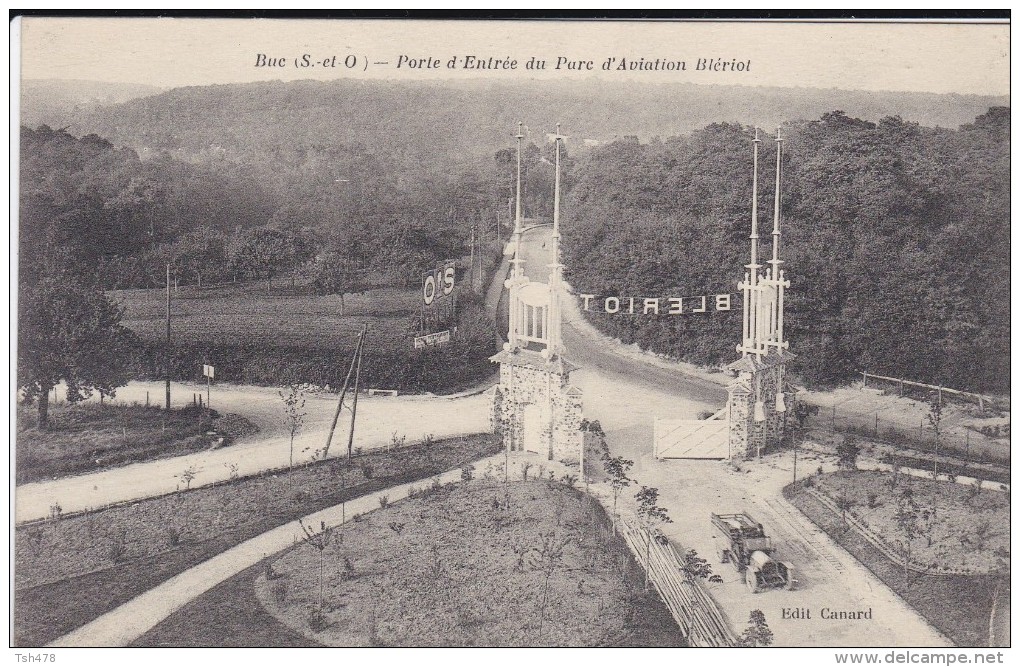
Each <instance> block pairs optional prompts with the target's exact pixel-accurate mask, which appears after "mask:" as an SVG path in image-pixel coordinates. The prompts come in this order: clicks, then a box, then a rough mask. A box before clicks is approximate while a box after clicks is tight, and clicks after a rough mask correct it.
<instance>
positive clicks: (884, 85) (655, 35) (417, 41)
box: [14, 17, 1009, 95]
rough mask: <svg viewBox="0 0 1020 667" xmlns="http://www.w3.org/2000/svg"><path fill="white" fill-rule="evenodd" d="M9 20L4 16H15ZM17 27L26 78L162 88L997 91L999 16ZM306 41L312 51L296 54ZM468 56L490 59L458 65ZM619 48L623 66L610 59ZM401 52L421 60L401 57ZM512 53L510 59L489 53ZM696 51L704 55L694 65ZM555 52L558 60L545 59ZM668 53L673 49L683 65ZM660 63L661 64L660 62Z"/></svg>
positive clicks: (1002, 73) (1004, 29)
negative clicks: (318, 84)
mask: <svg viewBox="0 0 1020 667" xmlns="http://www.w3.org/2000/svg"><path fill="white" fill-rule="evenodd" d="M18 27H19V25H18V24H15V28H14V29H15V30H17V29H18ZM20 29H21V40H22V41H21V45H22V49H21V73H22V78H24V79H51V78H58V79H85V80H92V81H109V82H122V83H144V84H150V85H154V86H158V87H161V88H171V87H178V86H193V85H208V84H218V83H235V82H249V81H263V80H274V79H279V80H284V81H288V80H297V79H320V80H329V79H340V78H343V79H393V80H405V81H407V80H436V79H459V78H463V79H468V78H472V79H477V78H479V77H485V78H490V79H492V80H513V79H522V78H528V77H532V78H541V79H552V80H555V79H557V78H559V79H568V78H569V79H574V80H580V79H590V78H593V77H594V78H598V79H607V80H627V81H642V82H648V83H702V84H730V85H748V86H781V87H810V88H842V89H851V90H890V91H912V92H935V93H960V94H982V95H1008V94H1009V25H1008V24H1006V23H998V24H988V23H984V24H977V23H956V24H944V23H942V24H940V23H889V22H881V23H876V22H854V23H845V22H844V23H840V22H835V23H834V22H828V23H814V22H812V23H791V22H719V21H713V22H659V21H656V22H636V21H625V22H620V21H604V22H597V21H417V20H416V21H409V20H376V21H365V20H361V21H353V20H275V19H148V18H146V19H127V18H113V19H111V18H100V19H90V18H33V17H30V18H26V19H23V20H22V22H21V23H20ZM259 54H262V55H263V56H264V57H265V60H264V61H263V65H262V66H257V65H258V64H259V62H260V59H259ZM306 54H307V56H308V62H309V63H312V64H313V65H310V66H308V67H301V66H297V65H299V64H300V63H301V62H302V58H303V56H305V55H306ZM401 56H403V57H404V58H401ZM466 56H474V57H475V58H476V59H477V60H476V61H475V62H478V61H485V64H492V65H497V66H500V67H499V68H490V69H484V70H482V69H475V68H472V67H467V66H466V65H468V64H469V63H467V62H465V57H466ZM451 58H456V60H455V61H454V62H453V64H454V68H452V69H451V68H450V67H448V65H449V64H450V61H451ZM490 58H492V59H493V61H492V62H491V63H490V61H489V59H490ZM531 58H535V59H536V60H544V61H545V62H546V69H544V70H537V69H528V68H527V63H528V61H529V60H530V59H531ZM611 58H612V59H614V60H609V59H611ZM270 59H285V60H286V62H285V63H284V64H283V66H282V67H279V66H269V62H270ZM429 59H431V65H432V66H431V67H430V66H429V64H430V63H429ZM560 59H562V60H560ZM623 59H626V65H625V67H626V69H619V68H620V66H621V64H622V62H621V61H622V60H623ZM640 59H644V61H645V62H654V61H655V60H656V59H658V60H659V61H660V69H659V70H658V71H655V70H651V71H642V70H631V69H629V66H630V65H631V64H632V63H634V62H635V61H640ZM410 60H415V61H418V62H419V63H420V64H422V65H424V66H420V67H417V68H410V67H409V66H408V62H409V61H410ZM496 60H499V61H502V62H499V63H497V62H495V61H496ZM513 60H516V61H517V67H516V69H503V68H502V67H501V66H502V65H504V64H505V63H506V61H513ZM699 60H700V61H702V63H703V64H708V65H710V67H707V68H702V69H700V70H699V69H698V62H699ZM558 61H559V62H560V63H561V65H562V66H561V67H560V69H556V68H555V65H556V64H557V62H558ZM273 62H274V63H275V62H278V61H275V60H274V61H273ZM567 62H570V63H573V65H574V68H569V67H568V66H567V65H566V63H567ZM678 62H683V63H684V69H680V66H679V65H677V64H676V63H678ZM607 63H608V69H605V67H606V66H607ZM662 63H673V65H672V68H671V69H666V68H665V67H663V66H662ZM398 64H399V67H398ZM437 64H438V67H435V65H437ZM348 65H349V66H348ZM724 66H725V71H724V70H723V68H724ZM589 68H590V69H589Z"/></svg>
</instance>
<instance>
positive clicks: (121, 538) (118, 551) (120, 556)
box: [106, 533, 127, 564]
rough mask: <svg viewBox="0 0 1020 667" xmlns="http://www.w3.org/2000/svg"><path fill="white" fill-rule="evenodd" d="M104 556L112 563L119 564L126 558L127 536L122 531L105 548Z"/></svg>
mask: <svg viewBox="0 0 1020 667" xmlns="http://www.w3.org/2000/svg"><path fill="white" fill-rule="evenodd" d="M106 556H107V558H109V559H110V561H112V562H113V563H116V564H120V563H123V562H124V561H125V560H127V536H126V535H125V534H124V533H120V534H119V535H116V536H115V537H114V538H113V539H112V541H111V542H110V546H109V547H107V549H106Z"/></svg>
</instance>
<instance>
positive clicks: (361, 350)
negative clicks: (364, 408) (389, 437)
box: [347, 324, 368, 459]
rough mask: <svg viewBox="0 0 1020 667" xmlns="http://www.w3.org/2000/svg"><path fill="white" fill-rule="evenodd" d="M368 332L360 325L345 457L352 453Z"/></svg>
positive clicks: (366, 326) (366, 328)
mask: <svg viewBox="0 0 1020 667" xmlns="http://www.w3.org/2000/svg"><path fill="white" fill-rule="evenodd" d="M366 333H368V325H367V324H365V325H362V327H361V344H360V345H359V346H358V360H357V364H358V367H357V370H355V371H354V401H353V405H352V406H351V432H350V435H348V436H347V458H348V459H349V458H351V456H352V455H353V453H354V451H353V450H354V420H355V419H357V417H358V388H359V386H358V385H359V381H360V380H361V356H362V355H363V354H364V350H365V334H366Z"/></svg>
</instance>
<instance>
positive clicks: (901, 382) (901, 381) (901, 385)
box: [900, 378, 903, 398]
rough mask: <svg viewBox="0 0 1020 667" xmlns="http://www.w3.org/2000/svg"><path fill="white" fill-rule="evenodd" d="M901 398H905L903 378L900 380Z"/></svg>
mask: <svg viewBox="0 0 1020 667" xmlns="http://www.w3.org/2000/svg"><path fill="white" fill-rule="evenodd" d="M900 398H903V378H900Z"/></svg>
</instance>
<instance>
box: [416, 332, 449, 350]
mask: <svg viewBox="0 0 1020 667" xmlns="http://www.w3.org/2000/svg"><path fill="white" fill-rule="evenodd" d="M449 342H450V332H449V330H447V331H437V332H436V333H430V334H428V335H425V336H415V337H414V349H416V350H421V349H423V348H426V347H433V346H436V345H442V344H443V343H449Z"/></svg>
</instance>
